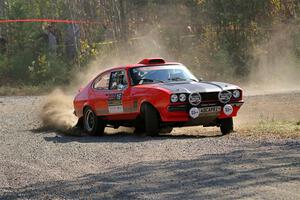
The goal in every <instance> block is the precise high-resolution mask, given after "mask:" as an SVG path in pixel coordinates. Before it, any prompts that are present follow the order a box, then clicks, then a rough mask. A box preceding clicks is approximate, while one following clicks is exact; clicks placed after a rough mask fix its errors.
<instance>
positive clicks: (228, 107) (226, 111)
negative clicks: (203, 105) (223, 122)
mask: <svg viewBox="0 0 300 200" xmlns="http://www.w3.org/2000/svg"><path fill="white" fill-rule="evenodd" d="M223 112H224V114H225V115H227V116H229V115H231V114H232V112H233V107H232V105H230V104H226V105H225V106H224V107H223Z"/></svg>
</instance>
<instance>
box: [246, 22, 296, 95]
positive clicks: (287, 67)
mask: <svg viewBox="0 0 300 200" xmlns="http://www.w3.org/2000/svg"><path fill="white" fill-rule="evenodd" d="M297 29H299V27H296V26H294V25H293V24H281V25H279V26H276V27H275V28H273V34H272V35H271V38H270V39H268V41H267V42H265V43H263V44H261V45H259V46H258V47H257V48H256V49H254V50H253V56H254V60H256V61H257V63H255V64H254V66H252V69H251V73H250V76H249V81H248V82H247V83H246V84H244V85H245V89H246V94H248V95H260V94H272V93H281V92H290V91H297V90H300V79H299V76H300V63H299V59H298V60H297V55H296V52H295V51H294V49H295V47H294V45H295V40H294V39H293V36H294V34H295V33H297V31H299V30H297Z"/></svg>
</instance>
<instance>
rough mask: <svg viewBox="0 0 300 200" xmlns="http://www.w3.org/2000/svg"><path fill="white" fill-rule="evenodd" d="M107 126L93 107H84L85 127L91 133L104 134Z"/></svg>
mask: <svg viewBox="0 0 300 200" xmlns="http://www.w3.org/2000/svg"><path fill="white" fill-rule="evenodd" d="M105 126H106V125H105V123H104V121H103V120H101V119H100V118H99V117H97V116H96V114H95V113H94V111H93V110H92V109H91V108H86V109H84V114H83V128H84V130H85V131H86V132H87V133H88V134H89V135H94V136H96V135H103V133H104V129H105Z"/></svg>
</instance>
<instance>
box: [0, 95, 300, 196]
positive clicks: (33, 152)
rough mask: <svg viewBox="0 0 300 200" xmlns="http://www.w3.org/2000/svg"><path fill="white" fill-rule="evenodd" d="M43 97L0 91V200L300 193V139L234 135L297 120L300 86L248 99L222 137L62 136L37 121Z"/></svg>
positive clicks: (191, 133) (181, 133) (194, 131)
mask: <svg viewBox="0 0 300 200" xmlns="http://www.w3.org/2000/svg"><path fill="white" fill-rule="evenodd" d="M42 100H43V97H0V111H1V112H0V122H1V124H0V166H1V167H0V199H18V198H19V199H78V198H83V199H99V198H105V199H107V198H108V199H109V198H111V199H300V191H299V188H300V154H299V152H300V140H299V139H294V140H291V139H275V138H272V137H271V138H269V139H264V140H261V139H253V138H251V139H250V138H244V137H241V136H239V129H241V128H242V127H243V126H246V125H247V124H249V123H256V122H257V121H260V120H270V119H271V120H272V119H273V120H282V119H284V120H300V116H299V113H300V106H299V105H300V93H299V92H293V93H287V94H286V93H285V94H276V95H266V96H255V95H254V96H249V97H247V98H246V104H245V105H244V107H243V109H242V110H241V113H240V116H239V118H238V120H237V121H236V122H237V124H238V126H237V129H236V130H237V132H236V133H234V134H231V135H228V136H223V137H220V136H219V131H218V129H215V128H208V129H204V128H199V127H198V128H185V129H176V130H175V131H173V133H172V135H164V136H160V137H146V136H135V135H133V134H132V133H130V131H128V132H125V133H110V134H107V135H105V136H103V137H89V136H84V137H71V136H63V135H60V134H59V133H58V132H57V131H55V130H45V129H44V128H42V127H41V126H42V124H41V121H40V118H39V115H38V110H39V109H40V107H41V102H42ZM109 132H111V131H109Z"/></svg>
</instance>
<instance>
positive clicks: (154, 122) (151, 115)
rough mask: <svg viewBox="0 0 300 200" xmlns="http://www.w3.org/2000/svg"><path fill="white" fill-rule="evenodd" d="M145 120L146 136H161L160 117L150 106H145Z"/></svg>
mask: <svg viewBox="0 0 300 200" xmlns="http://www.w3.org/2000/svg"><path fill="white" fill-rule="evenodd" d="M143 118H144V120H145V132H146V134H147V135H149V136H157V135H158V134H159V115H158V113H157V111H156V109H155V108H154V107H153V106H151V105H149V104H145V105H144V109H143Z"/></svg>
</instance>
